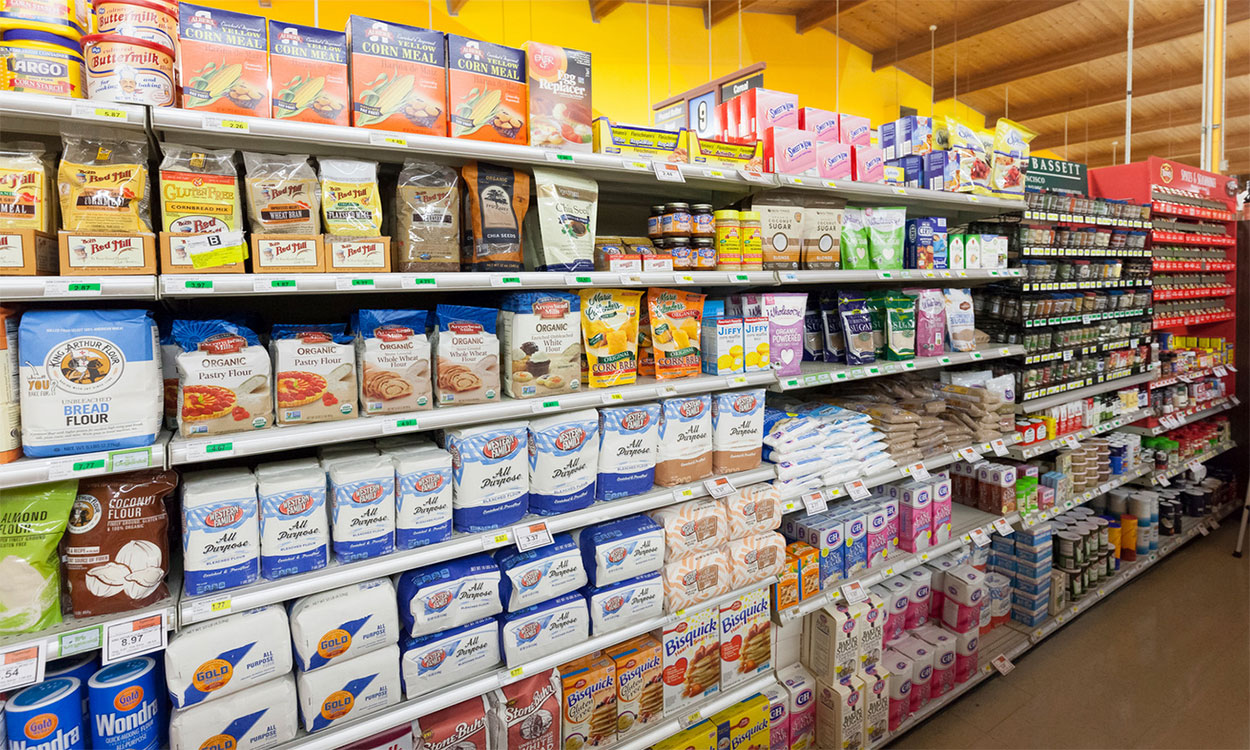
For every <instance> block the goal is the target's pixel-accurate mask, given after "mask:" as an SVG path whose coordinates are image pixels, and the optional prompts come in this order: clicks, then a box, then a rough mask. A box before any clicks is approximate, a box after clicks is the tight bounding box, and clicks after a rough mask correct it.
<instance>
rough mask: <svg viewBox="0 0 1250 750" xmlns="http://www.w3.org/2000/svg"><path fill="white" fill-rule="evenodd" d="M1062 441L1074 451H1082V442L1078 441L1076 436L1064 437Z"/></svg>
mask: <svg viewBox="0 0 1250 750" xmlns="http://www.w3.org/2000/svg"><path fill="white" fill-rule="evenodd" d="M1061 441H1062V442H1063V444H1064V445H1066V446H1067V447H1068V448H1071V449H1072V450H1074V451H1075V450H1080V448H1081V441H1080V440H1077V439H1076V435H1064V436H1063V438H1061Z"/></svg>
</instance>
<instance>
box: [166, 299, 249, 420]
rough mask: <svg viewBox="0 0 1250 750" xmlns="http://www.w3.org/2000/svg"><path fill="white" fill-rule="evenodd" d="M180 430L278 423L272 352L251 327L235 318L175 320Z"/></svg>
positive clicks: (174, 332)
mask: <svg viewBox="0 0 1250 750" xmlns="http://www.w3.org/2000/svg"><path fill="white" fill-rule="evenodd" d="M173 334H174V340H176V341H177V342H178V346H180V347H182V353H181V354H179V355H178V431H179V432H181V433H182V435H183V437H190V436H205V435H223V434H226V433H230V432H243V431H247V430H260V429H264V428H266V427H271V426H273V386H272V380H271V378H270V372H271V367H270V360H269V352H267V351H265V347H263V346H261V345H260V338H259V337H258V336H257V335H256V334H255V332H253V331H252V330H251V329H249V328H247V327H246V326H242V325H239V324H238V323H234V322H232V321H229V320H175V321H174V327H173Z"/></svg>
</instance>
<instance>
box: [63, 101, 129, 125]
mask: <svg viewBox="0 0 1250 750" xmlns="http://www.w3.org/2000/svg"><path fill="white" fill-rule="evenodd" d="M72 111H73V113H74V117H87V118H91V119H93V120H105V121H108V122H116V123H122V122H125V121H126V120H127V119H128V117H127V115H126V112H125V111H124V110H120V109H110V108H108V107H97V106H95V105H94V104H75V105H74V108H73V110H72Z"/></svg>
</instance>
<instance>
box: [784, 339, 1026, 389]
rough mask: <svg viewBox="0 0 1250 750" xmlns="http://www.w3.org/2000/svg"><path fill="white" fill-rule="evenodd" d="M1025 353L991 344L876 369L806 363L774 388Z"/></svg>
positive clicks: (880, 364)
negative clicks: (972, 349) (796, 372)
mask: <svg viewBox="0 0 1250 750" xmlns="http://www.w3.org/2000/svg"><path fill="white" fill-rule="evenodd" d="M1023 353H1024V347H1022V346H1019V345H1016V344H1011V345H1003V344H990V345H989V346H984V347H981V348H980V349H977V350H976V351H972V352H951V353H950V354H944V355H942V356H939V357H916V358H915V359H909V360H904V361H901V362H885V361H883V362H878V363H877V364H875V365H860V366H855V367H852V366H850V365H839V364H832V363H830V364H826V363H824V362H803V363H802V364H801V365H800V367H801V369H802V373H801V374H799V375H789V376H783V377H781V378H780V379H779V380H778V382H777V383H776V384H774V385H772V386H771V388H772V390H774V391H793V390H798V389H801V388H815V387H816V386H820V385H829V384H830V383H842V382H846V381H851V380H864V379H866V378H878V377H882V376H885V375H897V374H899V373H903V372H910V371H913V370H932V369H935V368H940V367H947V366H949V365H962V364H967V363H969V362H980V361H984V360H991V359H999V358H1002V357H1014V356H1019V355H1021V354H1023Z"/></svg>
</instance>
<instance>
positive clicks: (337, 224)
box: [317, 159, 382, 237]
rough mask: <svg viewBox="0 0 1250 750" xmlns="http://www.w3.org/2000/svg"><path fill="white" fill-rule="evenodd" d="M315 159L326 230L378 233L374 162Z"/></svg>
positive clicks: (352, 234)
mask: <svg viewBox="0 0 1250 750" xmlns="http://www.w3.org/2000/svg"><path fill="white" fill-rule="evenodd" d="M317 163H318V164H319V165H320V167H321V213H322V217H323V218H324V219H325V226H326V232H327V233H328V234H333V235H337V236H342V237H378V236H381V234H382V199H381V196H380V195H379V194H378V163H377V162H375V161H362V160H360V159H318V160H317Z"/></svg>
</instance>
